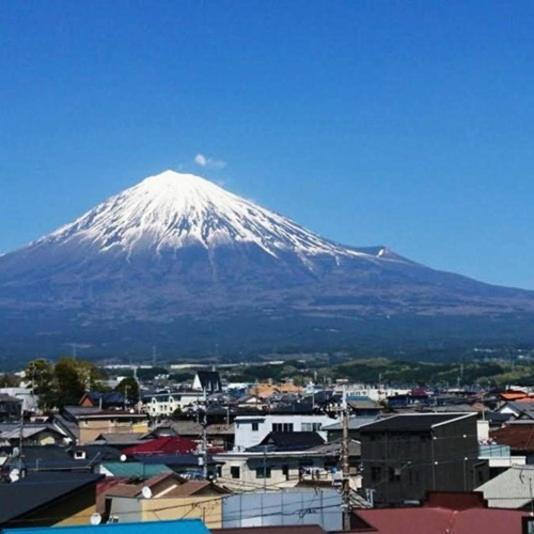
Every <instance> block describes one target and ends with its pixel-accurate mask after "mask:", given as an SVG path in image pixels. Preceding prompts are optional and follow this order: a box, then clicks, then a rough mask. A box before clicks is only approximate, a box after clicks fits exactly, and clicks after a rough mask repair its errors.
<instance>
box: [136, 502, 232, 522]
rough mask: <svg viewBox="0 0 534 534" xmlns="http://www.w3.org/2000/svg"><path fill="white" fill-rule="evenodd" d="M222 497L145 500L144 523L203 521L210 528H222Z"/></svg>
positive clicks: (143, 507)
mask: <svg viewBox="0 0 534 534" xmlns="http://www.w3.org/2000/svg"><path fill="white" fill-rule="evenodd" d="M222 501H223V496H221V495H212V496H209V495H203V496H198V497H179V498H164V497H162V498H159V499H143V500H140V501H139V502H140V504H141V517H142V520H143V521H159V520H163V519H182V518H187V519H202V521H203V522H204V523H205V524H206V526H207V527H208V528H221V527H222Z"/></svg>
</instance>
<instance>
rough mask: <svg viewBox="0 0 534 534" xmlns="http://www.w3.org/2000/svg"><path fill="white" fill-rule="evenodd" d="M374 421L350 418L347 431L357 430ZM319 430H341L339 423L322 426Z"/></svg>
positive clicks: (365, 418)
mask: <svg viewBox="0 0 534 534" xmlns="http://www.w3.org/2000/svg"><path fill="white" fill-rule="evenodd" d="M376 420H377V418H376V417H351V418H350V419H349V430H358V429H359V428H360V427H361V426H363V425H368V424H369V423H374V422H375V421H376ZM321 430H327V431H328V430H341V421H336V422H335V423H331V424H329V425H324V426H323V427H322V428H321Z"/></svg>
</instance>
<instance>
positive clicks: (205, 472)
mask: <svg viewBox="0 0 534 534" xmlns="http://www.w3.org/2000/svg"><path fill="white" fill-rule="evenodd" d="M203 391H204V418H203V421H202V477H203V478H204V480H208V436H207V433H206V427H207V426H208V399H207V397H206V388H204V390H203Z"/></svg>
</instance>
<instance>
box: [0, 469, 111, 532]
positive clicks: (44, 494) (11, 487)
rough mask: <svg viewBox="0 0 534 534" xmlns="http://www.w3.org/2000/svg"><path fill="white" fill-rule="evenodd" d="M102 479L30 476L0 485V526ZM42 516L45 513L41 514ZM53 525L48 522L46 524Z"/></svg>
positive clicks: (72, 475) (87, 475)
mask: <svg viewBox="0 0 534 534" xmlns="http://www.w3.org/2000/svg"><path fill="white" fill-rule="evenodd" d="M102 478H104V477H103V475H94V474H92V473H51V472H40V473H31V474H29V475H28V476H26V477H24V478H22V479H21V480H19V481H18V482H13V483H11V484H8V483H5V484H0V502H1V503H2V506H0V526H3V525H5V524H7V523H9V521H15V520H16V519H17V518H20V517H24V516H25V515H26V514H28V513H30V512H34V511H36V510H38V509H40V508H43V509H46V508H47V507H48V506H49V505H50V504H51V503H52V502H54V501H56V500H57V499H60V498H62V497H64V496H66V495H68V494H69V493H71V492H74V491H76V490H79V489H81V488H83V487H85V486H88V485H91V484H96V483H97V482H98V481H99V480H100V479H102ZM43 515H44V516H46V512H43ZM55 522H57V519H56V520H53V519H51V520H50V524H53V523H55Z"/></svg>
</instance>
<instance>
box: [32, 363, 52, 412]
mask: <svg viewBox="0 0 534 534" xmlns="http://www.w3.org/2000/svg"><path fill="white" fill-rule="evenodd" d="M24 376H25V378H26V380H27V381H28V382H29V383H30V384H31V387H32V389H33V392H34V393H35V394H36V395H37V396H38V397H39V408H41V409H42V410H43V411H47V410H50V409H52V408H53V407H54V406H56V403H57V391H58V390H57V382H56V377H55V374H54V366H53V365H52V363H51V362H49V361H48V360H45V359H44V358H39V359H37V360H32V361H31V362H29V363H28V365H27V366H26V369H25V370H24Z"/></svg>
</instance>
